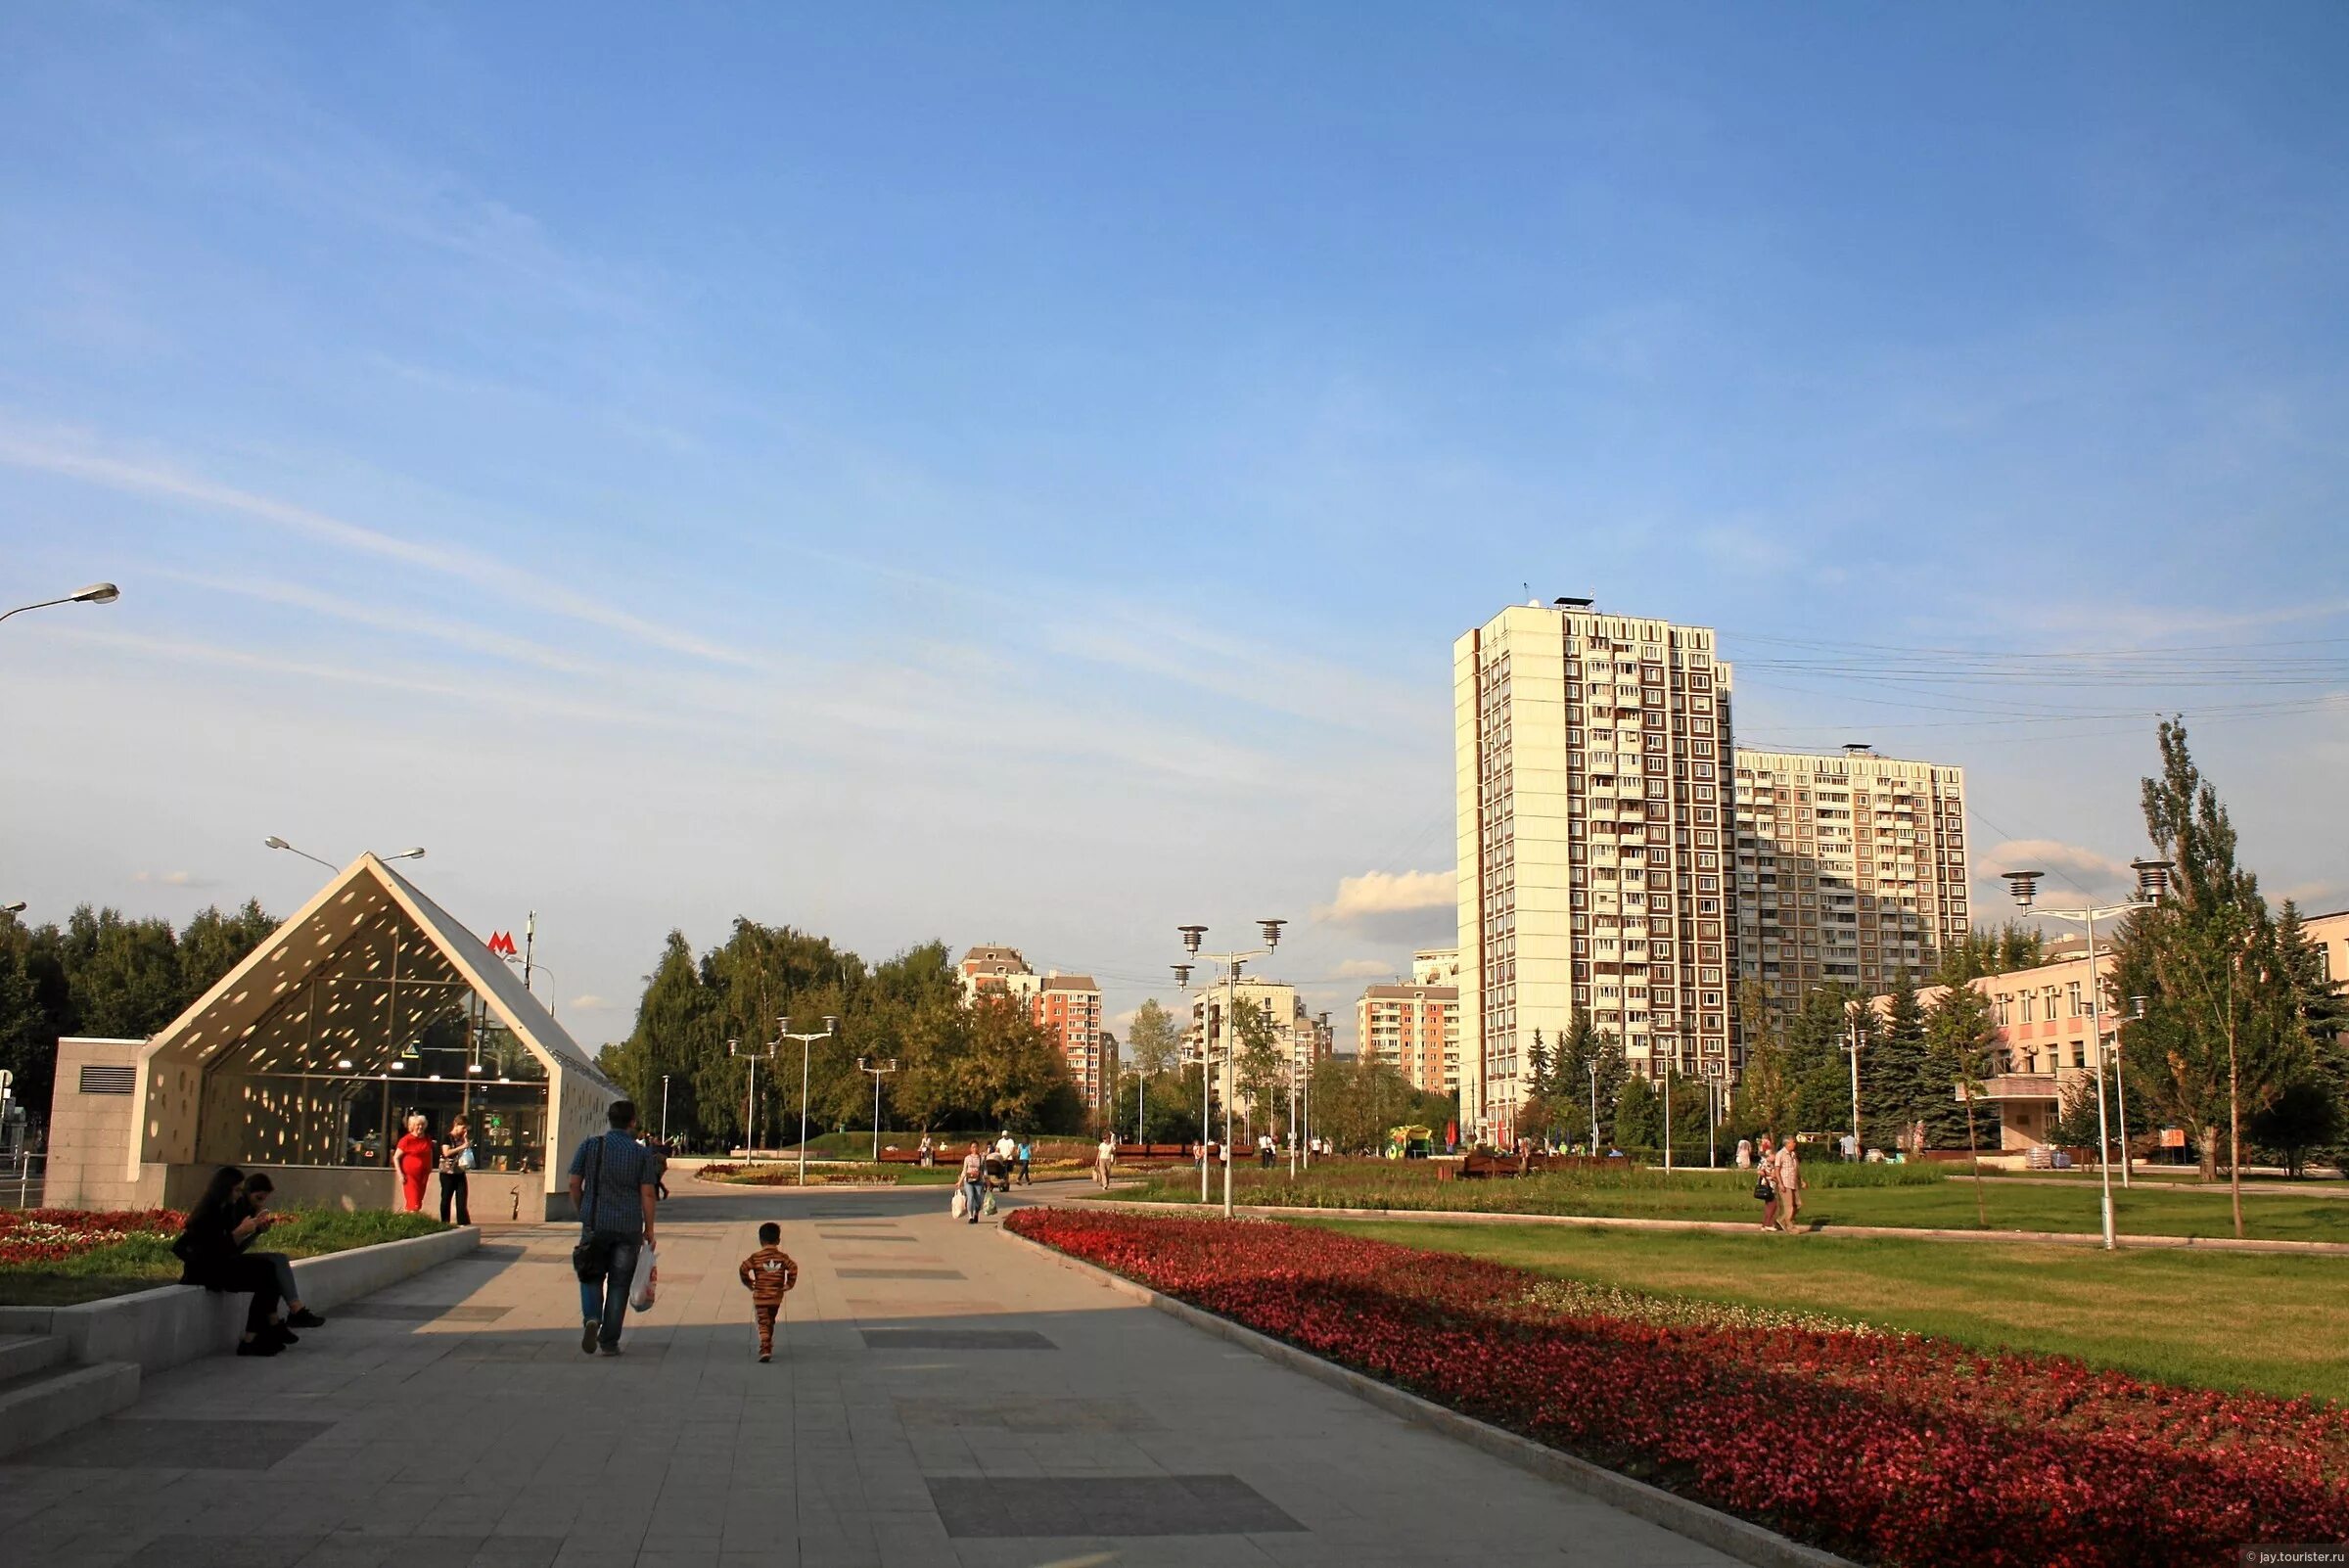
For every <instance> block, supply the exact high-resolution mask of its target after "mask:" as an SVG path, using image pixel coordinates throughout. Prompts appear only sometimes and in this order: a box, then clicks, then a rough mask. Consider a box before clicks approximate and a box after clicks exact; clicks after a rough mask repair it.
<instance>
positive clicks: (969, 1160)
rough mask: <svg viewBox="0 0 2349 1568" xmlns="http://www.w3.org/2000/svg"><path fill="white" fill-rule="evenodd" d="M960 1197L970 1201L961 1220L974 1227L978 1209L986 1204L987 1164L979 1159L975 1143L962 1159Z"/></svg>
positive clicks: (977, 1217)
mask: <svg viewBox="0 0 2349 1568" xmlns="http://www.w3.org/2000/svg"><path fill="white" fill-rule="evenodd" d="M962 1195H963V1196H964V1197H965V1198H967V1199H969V1200H970V1207H969V1208H968V1209H966V1210H965V1211H964V1213H963V1218H964V1220H965V1221H966V1222H968V1223H971V1224H974V1225H975V1224H977V1223H978V1222H979V1208H980V1206H981V1205H982V1204H984V1203H986V1202H987V1162H986V1161H984V1160H982V1159H981V1158H980V1157H979V1145H978V1144H976V1143H974V1144H972V1145H971V1152H970V1153H968V1154H966V1155H964V1156H963V1157H962Z"/></svg>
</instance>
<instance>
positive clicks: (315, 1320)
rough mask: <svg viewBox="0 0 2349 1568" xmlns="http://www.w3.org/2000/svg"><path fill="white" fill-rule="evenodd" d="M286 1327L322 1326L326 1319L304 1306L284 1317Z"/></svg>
mask: <svg viewBox="0 0 2349 1568" xmlns="http://www.w3.org/2000/svg"><path fill="white" fill-rule="evenodd" d="M286 1326H287V1327H288V1328H324V1327H325V1326H326V1319H325V1318H323V1317H321V1316H319V1315H318V1314H316V1313H314V1312H312V1311H310V1310H309V1309H308V1308H307V1307H304V1308H303V1309H302V1310H301V1311H299V1312H298V1313H295V1314H292V1315H291V1316H289V1317H288V1318H287V1319H286Z"/></svg>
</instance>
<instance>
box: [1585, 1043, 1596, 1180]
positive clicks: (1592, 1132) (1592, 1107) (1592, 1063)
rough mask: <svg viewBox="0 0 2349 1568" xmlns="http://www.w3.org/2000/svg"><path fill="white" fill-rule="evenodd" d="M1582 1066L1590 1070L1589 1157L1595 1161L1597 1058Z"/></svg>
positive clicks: (1593, 1057)
mask: <svg viewBox="0 0 2349 1568" xmlns="http://www.w3.org/2000/svg"><path fill="white" fill-rule="evenodd" d="M1584 1066H1586V1068H1590V1157H1592V1160H1595V1157H1597V1153H1599V1063H1597V1056H1592V1059H1590V1061H1586V1063H1584Z"/></svg>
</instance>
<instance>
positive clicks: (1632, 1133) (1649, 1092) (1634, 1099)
mask: <svg viewBox="0 0 2349 1568" xmlns="http://www.w3.org/2000/svg"><path fill="white" fill-rule="evenodd" d="M1609 1141H1610V1142H1613V1143H1616V1144H1627V1143H1628V1144H1631V1145H1632V1146H1634V1147H1635V1148H1643V1149H1652V1148H1657V1147H1660V1146H1662V1144H1663V1142H1664V1103H1663V1101H1662V1100H1660V1099H1658V1098H1657V1096H1656V1091H1655V1089H1654V1087H1653V1086H1651V1085H1650V1084H1648V1082H1647V1080H1646V1079H1644V1078H1639V1077H1634V1078H1633V1079H1632V1080H1631V1081H1630V1082H1629V1083H1627V1084H1624V1085H1623V1090H1622V1092H1621V1093H1619V1094H1617V1095H1616V1096H1615V1127H1614V1130H1613V1132H1612V1134H1611V1136H1610V1139H1609Z"/></svg>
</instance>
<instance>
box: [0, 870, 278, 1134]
mask: <svg viewBox="0 0 2349 1568" xmlns="http://www.w3.org/2000/svg"><path fill="white" fill-rule="evenodd" d="M276 929H277V922H276V921H275V920H274V919H272V918H271V917H270V916H269V915H268V914H267V913H265V912H264V911H263V910H262V908H261V906H260V905H259V904H258V903H255V902H253V901H252V900H250V899H249V900H247V902H246V903H245V905H244V907H242V908H240V909H238V910H237V911H236V912H235V913H233V914H223V913H221V912H220V910H219V909H217V908H210V909H205V910H201V911H199V912H198V913H197V914H196V915H195V916H194V917H193V918H191V919H190V920H189V921H188V923H187V925H186V927H185V928H183V929H181V930H179V931H174V930H173V929H172V927H171V922H169V921H168V920H164V919H161V918H160V917H149V918H145V919H135V920H134V919H131V918H129V917H127V916H125V915H123V914H122V913H121V911H119V910H117V909H111V908H109V909H92V908H91V907H90V906H89V905H88V904H83V905H82V906H81V907H79V908H77V909H75V910H74V911H73V913H72V916H71V917H70V918H69V920H68V921H67V922H66V924H65V926H64V927H62V928H60V927H58V926H55V925H45V926H39V927H31V926H26V925H24V924H23V923H22V922H20V921H19V920H18V919H17V918H16V917H15V916H14V915H0V1067H5V1068H7V1069H9V1071H11V1072H13V1073H14V1074H15V1075H16V1086H15V1091H14V1092H15V1094H16V1097H17V1099H18V1101H19V1102H20V1103H22V1104H23V1105H25V1106H27V1107H29V1108H30V1110H31V1112H32V1114H33V1115H34V1116H36V1117H37V1116H41V1115H44V1114H46V1112H47V1110H48V1108H49V1098H50V1087H51V1081H52V1078H53V1077H54V1074H55V1070H56V1063H57V1041H58V1038H59V1037H61V1036H68V1035H99V1036H107V1037H112V1038H120V1039H139V1038H145V1037H146V1036H149V1035H153V1034H155V1033H156V1032H157V1031H159V1030H161V1029H162V1028H163V1026H164V1025H166V1024H168V1023H170V1022H171V1021H172V1020H173V1019H174V1018H177V1017H178V1016H179V1015H180V1014H181V1013H182V1012H184V1011H186V1010H187V1007H188V1004H189V1003H191V1002H193V1001H195V1000H196V998H197V997H199V996H201V995H203V994H204V993H205V992H207V991H208V990H210V989H211V987H212V986H213V985H214V984H215V983H216V982H217V981H218V980H219V979H220V977H221V976H222V975H225V974H226V973H228V971H229V970H230V969H232V968H234V967H235V966H236V965H237V964H238V963H239V962H240V961H241V960H243V958H244V957H245V955H246V954H247V953H249V952H251V951H252V950H253V947H254V946H255V945H258V944H259V943H260V941H261V939H262V938H264V937H266V936H268V935H269V934H270V933H271V932H272V931H274V930H276Z"/></svg>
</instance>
